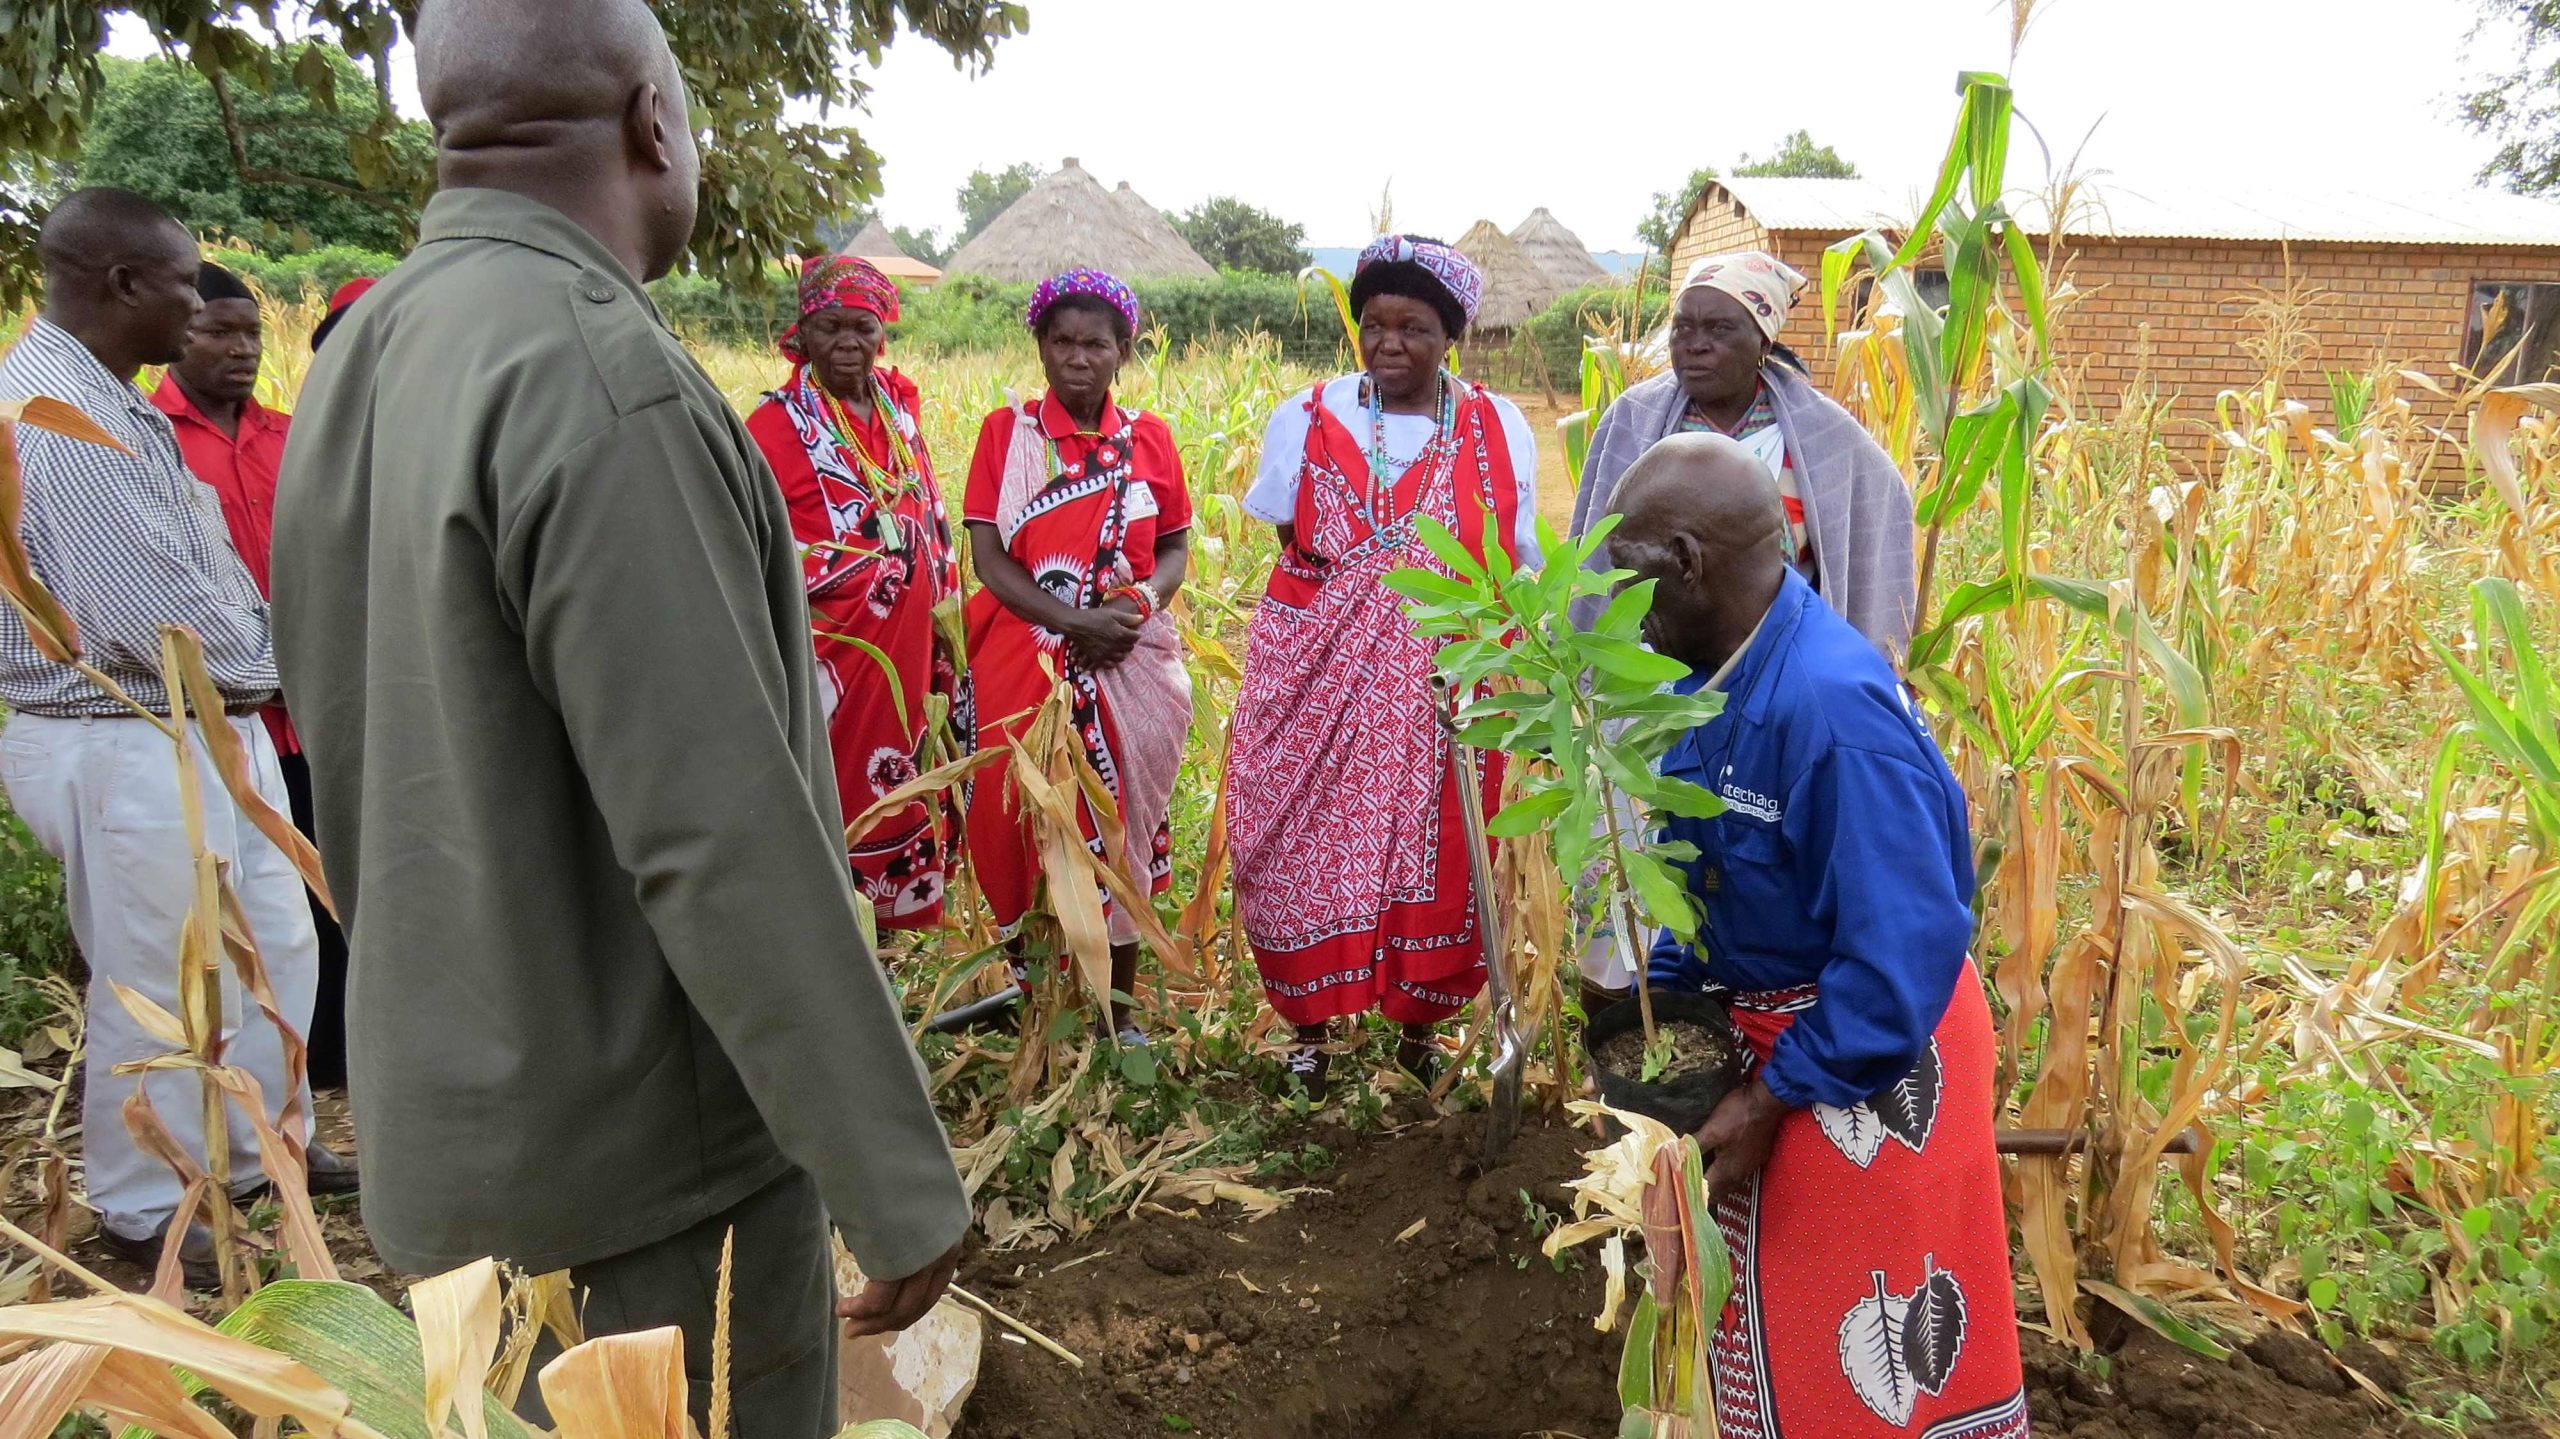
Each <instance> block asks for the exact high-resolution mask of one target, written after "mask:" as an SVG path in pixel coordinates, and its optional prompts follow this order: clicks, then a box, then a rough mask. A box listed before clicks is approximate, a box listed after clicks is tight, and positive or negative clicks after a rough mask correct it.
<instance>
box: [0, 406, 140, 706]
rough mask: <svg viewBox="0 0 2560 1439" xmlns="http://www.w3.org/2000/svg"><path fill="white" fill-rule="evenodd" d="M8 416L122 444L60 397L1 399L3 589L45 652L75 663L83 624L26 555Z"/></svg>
mask: <svg viewBox="0 0 2560 1439" xmlns="http://www.w3.org/2000/svg"><path fill="white" fill-rule="evenodd" d="M57 412H59V413H57ZM10 421H16V422H18V423H24V424H32V425H35V426H36V427H38V428H39V429H50V430H53V431H54V432H55V433H57V434H65V435H70V436H72V437H73V438H75V439H89V440H91V442H92V443H103V444H106V445H108V446H110V447H112V448H115V449H119V450H121V449H123V448H124V447H123V446H121V445H118V444H116V442H115V440H114V439H113V438H112V437H110V436H108V435H107V434H106V432H105V431H103V430H99V429H97V427H96V426H95V425H93V424H91V423H90V421H89V417H88V416H86V415H83V414H81V413H80V412H79V411H78V410H75V409H73V408H72V407H70V406H69V405H65V404H63V403H62V402H61V401H59V400H52V399H47V398H45V397H43V396H36V397H33V398H30V399H26V400H11V401H0V593H5V594H6V595H7V596H8V599H9V602H10V603H11V604H12V605H13V606H15V607H16V609H17V611H18V614H19V616H20V617H21V618H23V619H24V620H25V621H26V624H27V634H28V637H29V638H31V639H33V640H34V641H35V645H36V648H37V649H38V650H39V651H41V652H42V653H43V655H44V657H45V658H46V659H49V660H52V661H54V662H55V663H57V664H71V663H74V662H76V661H77V660H78V659H79V658H80V627H79V626H78V625H76V624H74V623H73V622H72V619H71V612H70V611H68V610H66V609H64V608H63V607H62V602H61V601H60V600H57V599H55V598H54V597H53V592H52V591H51V590H48V589H46V588H45V587H44V582H43V581H42V580H39V579H37V578H36V571H35V566H34V564H33V563H31V562H30V561H29V560H28V558H27V545H26V541H25V540H24V539H23V538H22V537H21V536H20V533H19V525H20V523H21V522H22V521H23V520H24V519H25V517H26V489H25V484H24V480H23V477H22V476H21V475H20V474H19V471H18V440H17V434H16V425H15V424H12V423H8V422H10ZM74 422H76V423H77V424H78V425H80V426H86V427H87V428H88V429H89V430H90V431H91V432H93V434H94V436H95V438H94V439H93V438H92V435H91V434H83V433H81V431H80V430H79V429H77V428H74V427H73V425H74Z"/></svg>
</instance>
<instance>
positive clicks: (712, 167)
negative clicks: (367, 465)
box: [0, 0, 1030, 306]
mask: <svg viewBox="0 0 2560 1439" xmlns="http://www.w3.org/2000/svg"><path fill="white" fill-rule="evenodd" d="M650 8H651V9H652V10H654V11H655V12H656V13H657V16H658V21H659V23H660V24H662V25H664V26H665V27H666V31H667V39H668V42H669V43H670V44H671V45H672V46H673V47H674V49H675V53H676V58H677V60H678V61H679V62H680V63H681V64H682V66H683V68H684V79H685V86H686V88H687V90H688V91H689V92H690V93H691V95H692V99H693V122H694V123H695V124H696V125H698V126H700V127H701V128H702V130H703V132H704V136H705V144H704V147H703V157H702V210H701V214H700V216H699V218H698V219H697V220H696V221H695V223H694V232H693V249H692V254H691V259H692V262H693V264H694V265H696V266H697V267H699V268H701V269H702V270H704V271H706V272H707V273H709V274H710V275H712V276H713V277H714V278H717V279H719V280H721V281H723V282H726V283H731V284H737V285H742V286H748V287H753V286H759V285H762V284H765V283H767V281H766V270H765V266H766V265H768V264H769V263H771V262H773V261H776V260H779V259H781V258H783V257H784V256H786V255H789V254H791V253H793V252H795V251H797V250H802V249H805V248H807V247H808V246H809V245H810V244H812V243H813V242H814V241H815V239H816V236H817V229H818V225H819V222H820V221H822V220H824V219H825V218H826V217H827V216H830V215H839V214H842V213H844V212H845V211H846V210H848V209H850V208H852V207H853V206H854V205H857V204H860V203H861V202H863V201H865V200H867V199H869V198H870V197H872V196H873V195H875V194H877V193H879V189H880V157H879V155H878V154H877V153H875V152H874V151H873V150H872V149H871V147H870V146H868V145H866V144H864V143H863V141H862V137H861V135H859V134H858V133H856V132H855V130H854V129H853V127H852V126H850V125H845V124H836V123H829V121H828V119H827V118H826V117H829V116H835V115H848V114H855V113H859V112H860V110H861V108H862V105H863V103H864V101H865V99H866V98H867V97H868V96H869V95H870V93H871V86H870V84H869V82H868V81H866V80H865V79H863V78H862V77H863V76H864V75H865V74H867V73H869V72H871V71H872V70H873V69H875V68H876V67H877V66H878V64H879V62H880V58H881V54H882V52H883V51H885V50H886V49H887V48H888V46H889V45H890V43H891V42H892V41H894V40H895V39H896V38H897V36H898V33H899V32H900V31H901V30H911V31H913V32H915V33H916V34H918V35H921V36H923V37H924V38H925V39H927V40H929V41H931V42H932V43H933V44H934V45H936V46H938V47H939V48H941V49H942V50H943V51H945V52H946V53H948V54H949V55H951V56H952V58H953V59H954V60H956V61H958V62H960V63H962V64H964V65H980V66H983V65H984V64H986V63H987V62H988V61H989V60H990V59H992V58H993V57H994V53H995V46H996V44H997V42H998V41H1001V40H1003V39H1005V38H1007V37H1008V36H1012V35H1017V34H1020V33H1021V32H1022V31H1023V30H1024V29H1026V28H1027V27H1028V25H1029V23H1030V17H1029V13H1028V12H1027V11H1026V10H1025V9H1024V8H1023V6H1022V5H1020V4H1017V3H1014V0H655V3H653V4H652V5H651V7H650ZM417 10H418V5H417V0H264V3H261V4H257V5H246V6H244V5H241V4H239V3H238V0H106V3H87V4H0V155H5V156H9V157H12V158H16V159H22V160H24V161H26V162H28V163H29V164H30V165H31V166H32V167H33V168H34V170H35V171H36V172H37V178H39V179H41V178H43V177H44V176H45V175H46V174H48V173H52V172H56V171H58V170H59V169H60V168H61V167H62V166H64V165H66V164H68V163H69V162H71V161H74V160H76V159H77V158H78V157H79V156H80V154H81V152H82V150H83V148H84V144H85V141H86V138H87V136H88V134H89V130H90V126H91V123H92V120H93V117H94V116H95V114H96V112H97V109H98V105H99V102H100V100H101V98H102V96H103V93H104V91H105V89H106V66H105V64H104V62H103V57H102V56H101V54H100V47H102V46H103V45H104V44H105V43H106V37H107V20H108V18H109V17H110V16H113V15H129V16H131V17H133V18H134V19H135V20H137V21H138V22H139V23H140V26H141V30H142V33H143V34H144V35H145V36H147V37H148V38H149V39H150V40H151V41H152V42H154V43H155V44H157V45H159V46H160V47H161V48H163V49H165V50H168V51H169V52H171V53H182V54H183V55H184V56H185V59H186V61H187V63H189V64H191V65H193V66H194V67H195V68H196V69H197V70H198V71H200V72H201V73H202V74H203V75H204V77H205V79H206V81H207V82H208V84H209V85H210V86H211V87H212V90H213V95H214V100H215V104H216V106H217V108H218V109H219V110H221V111H222V113H223V120H224V125H223V128H224V132H225V140H226V144H225V149H226V150H227V151H228V152H229V153H230V154H231V155H232V157H233V162H234V169H235V170H247V171H253V172H254V170H255V167H254V166H253V165H251V164H250V163H248V162H247V161H246V160H243V159H242V158H241V157H242V155H243V153H244V151H245V149H246V140H247V137H248V131H247V130H246V128H245V127H244V125H243V123H242V121H241V119H240V117H239V114H238V111H239V103H240V101H241V98H242V96H243V94H244V93H245V92H250V91H254V92H257V93H259V94H269V93H272V92H273V91H274V90H275V89H276V87H277V85H278V83H279V82H280V81H281V80H283V79H285V78H288V76H289V77H290V78H291V79H292V80H294V81H296V82H298V83H299V84H300V85H301V86H302V88H303V89H304V90H306V91H308V92H309V93H310V96H311V98H312V100H313V102H314V103H315V104H316V105H317V106H318V107H319V108H320V109H321V110H324V111H330V112H335V111H336V110H337V109H338V107H339V103H340V98H339V96H338V95H337V94H336V93H335V74H334V72H332V71H330V69H329V67H328V66H327V65H326V64H321V65H319V66H316V67H313V66H310V65H309V64H308V63H307V62H305V61H304V60H302V59H300V58H299V57H298V55H297V52H296V51H294V49H293V48H292V47H289V46H285V45H282V44H280V43H279V42H278V40H277V38H276V37H277V35H278V33H279V32H280V33H282V34H286V35H294V36H312V35H316V36H318V37H320V38H322V39H326V40H330V41H333V42H335V43H336V45H337V46H338V48H340V49H342V50H344V51H345V52H346V53H347V54H348V55H349V56H351V57H353V58H354V59H355V61H356V62H357V63H358V64H360V65H362V66H364V67H366V68H367V69H368V70H370V71H371V74H372V80H373V83H372V86H371V88H372V90H373V92H374V95H375V96H376V99H377V102H378V101H379V98H380V97H381V96H383V95H385V94H387V93H388V92H389V89H390V78H389V77H390V70H389V64H390V57H391V54H392V51H393V49H394V47H396V46H398V45H400V44H402V43H404V37H405V35H406V34H407V32H408V30H409V29H410V27H412V26H413V25H414V23H415V21H416V19H417ZM300 53H301V54H307V53H308V51H307V50H306V51H302V52H300ZM797 100H815V101H817V102H818V105H817V107H816V108H817V114H818V115H819V117H820V118H818V119H815V120H803V119H796V118H793V117H792V116H790V115H787V114H786V113H785V108H786V106H788V105H790V103H791V102H793V101H797ZM398 123H399V122H398V119H397V117H396V116H395V115H393V113H392V112H391V110H390V109H389V107H388V106H382V107H381V108H379V109H378V110H377V111H376V112H375V116H374V123H373V127H372V128H371V129H370V130H366V131H357V132H352V133H350V135H349V137H348V142H347V160H348V162H349V164H350V165H352V166H353V168H354V172H355V175H356V177H357V181H358V183H359V184H360V185H361V187H362V188H363V189H364V190H366V191H368V192H380V193H381V194H383V195H385V196H389V197H395V198H397V197H405V200H406V202H407V203H408V204H410V205H414V204H416V203H417V202H418V200H419V199H420V198H421V197H423V196H424V195H425V194H426V193H427V191H428V190H429V189H430V188H431V187H432V186H433V183H434V174H433V169H432V166H431V165H430V164H429V163H428V162H427V161H426V160H424V159H423V158H421V159H416V160H412V159H410V158H408V157H405V156H403V155H402V154H401V153H400V152H399V150H398V148H397V147H396V146H395V145H394V143H393V138H392V137H393V131H394V127H395V126H396V125H397V124H398ZM243 178H244V179H247V180H251V181H254V182H257V183H264V184H301V185H305V186H306V187H309V188H314V189H319V190H323V191H326V190H327V189H328V188H329V183H333V182H331V181H330V177H327V176H318V175H301V174H298V173H278V174H273V175H262V174H256V173H251V174H248V175H244V176H243ZM315 182H320V183H315ZM26 239H27V232H26V230H25V228H24V227H23V226H10V225H7V224H0V306H14V305H17V304H19V303H21V302H22V301H24V300H25V299H26V297H27V296H28V295H29V294H30V293H31V292H32V290H33V288H34V275H35V256H34V253H33V249H32V247H31V246H29V245H28V244H27V243H26Z"/></svg>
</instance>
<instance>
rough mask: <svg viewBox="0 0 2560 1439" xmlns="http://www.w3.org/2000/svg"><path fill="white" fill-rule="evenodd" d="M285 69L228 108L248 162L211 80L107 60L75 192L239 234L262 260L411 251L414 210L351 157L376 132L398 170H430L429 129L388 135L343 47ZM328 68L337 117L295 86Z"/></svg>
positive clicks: (297, 56) (402, 123) (169, 64)
mask: <svg viewBox="0 0 2560 1439" xmlns="http://www.w3.org/2000/svg"><path fill="white" fill-rule="evenodd" d="M278 60H279V63H280V66H281V67H282V69H283V74H282V75H281V76H280V77H279V78H278V79H277V81H276V84H275V87H274V89H273V90H272V91H270V92H267V93H263V94H262V93H260V92H258V91H256V90H252V89H248V88H246V87H243V88H242V89H241V90H240V91H239V92H238V93H237V94H235V95H234V96H233V98H232V110H233V114H234V116H235V117H236V119H237V121H238V126H239V132H238V133H239V135H240V143H241V145H242V147H243V148H242V153H240V154H238V155H234V154H233V153H232V150H231V138H230V137H231V134H232V131H231V129H230V127H229V126H228V125H227V124H226V123H225V121H224V118H223V112H222V107H221V105H220V103H219V102H218V101H217V99H216V97H215V95H214V89H213V85H212V82H210V81H208V80H207V79H206V78H205V76H204V72H202V71H200V70H198V69H196V68H195V67H194V66H192V65H184V64H180V63H177V62H175V61H170V60H148V61H143V62H141V63H138V64H137V63H135V62H134V61H130V60H116V59H110V60H108V61H107V62H106V89H105V92H104V94H103V96H102V98H101V99H100V100H99V102H98V109H97V113H96V115H94V116H93V117H92V118H91V119H90V122H89V132H88V135H87V136H86V138H85V139H84V140H83V141H82V143H81V147H80V159H79V161H78V164H77V171H76V173H77V177H78V180H79V182H80V183H81V184H84V185H121V186H123V187H124V188H126V189H128V190H138V191H140V192H142V193H143V194H146V195H149V196H151V197H153V198H154V199H157V200H158V201H160V203H161V204H163V205H166V206H167V207H168V208H169V210H170V212H171V213H172V214H175V215H176V216H177V217H178V218H179V219H180V220H182V221H184V222H186V225H187V227H188V228H189V229H192V230H194V231H196V232H197V233H198V234H214V233H219V234H225V235H232V236H236V237H238V238H240V239H243V240H247V241H250V242H251V243H253V244H256V245H257V246H259V247H260V248H261V249H266V250H285V249H292V250H303V249H310V248H313V247H315V246H320V245H355V246H359V247H361V248H364V249H368V250H398V249H400V248H402V247H403V246H404V245H405V244H406V243H407V241H408V237H409V233H410V231H411V230H412V229H414V228H415V226H416V223H417V204H416V201H415V200H414V199H413V198H412V197H411V196H409V195H408V194H405V193H395V192H392V191H389V190H374V189H368V188H367V187H366V186H365V184H364V182H363V180H362V179H361V178H360V177H359V176H358V175H357V173H356V167H355V162H354V160H353V159H352V158H351V154H352V150H353V147H354V145H355V143H356V141H357V140H358V139H359V138H361V137H370V136H375V135H380V136H381V137H382V139H381V141H380V143H381V144H382V145H383V146H384V147H385V148H386V150H387V151H388V156H389V158H390V160H391V161H392V163H393V164H395V165H396V166H398V167H399V168H401V169H405V170H409V171H413V172H415V171H423V170H424V169H425V168H426V167H427V165H428V164H429V163H430V158H431V157H432V155H433V153H434V151H435V141H434V139H433V137H431V136H430V135H429V134H428V133H427V127H426V125H425V124H424V123H423V122H420V121H416V120H400V119H398V118H397V117H394V118H393V120H392V121H391V123H390V124H388V125H384V124H382V123H381V117H380V113H379V112H380V108H381V106H380V101H379V100H378V98H377V97H376V96H375V95H374V93H373V91H372V89H371V88H370V87H369V86H368V84H367V82H366V79H365V75H364V72H363V71H361V70H359V69H357V68H356V66H355V63H354V62H353V61H351V60H349V59H348V58H347V57H346V55H345V53H344V52H342V51H340V50H339V49H338V48H337V47H335V46H333V45H320V44H308V45H302V46H298V47H295V48H294V49H293V50H291V51H288V52H286V53H285V54H283V55H279V56H278ZM318 70H325V71H326V72H327V74H328V77H329V78H328V81H327V83H326V86H325V87H315V88H327V89H329V90H334V91H335V92H336V94H337V96H338V100H337V104H336V106H335V108H327V107H324V106H322V105H321V103H320V102H319V101H318V100H317V99H315V98H314V95H313V90H312V89H306V88H305V87H304V86H303V84H302V83H301V82H300V81H299V80H297V79H296V78H294V77H295V75H296V74H297V73H316V72H317V71H318ZM244 175H292V176H295V177H297V178H295V179H293V180H289V181H252V180H246V179H243V178H242V177H243V176H244Z"/></svg>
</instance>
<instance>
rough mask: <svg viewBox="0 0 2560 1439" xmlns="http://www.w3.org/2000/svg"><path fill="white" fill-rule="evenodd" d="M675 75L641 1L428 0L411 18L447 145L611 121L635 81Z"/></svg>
mask: <svg viewBox="0 0 2560 1439" xmlns="http://www.w3.org/2000/svg"><path fill="white" fill-rule="evenodd" d="M677 84H678V78H677V72H676V61H675V55H674V53H673V52H672V51H670V50H668V48H667V37H666V34H665V33H664V32H663V31H661V30H660V29H659V28H658V22H657V20H656V19H655V18H654V17H652V16H651V15H650V13H649V8H648V7H647V6H646V5H644V4H641V3H640V0H429V3H428V5H427V6H426V9H425V13H423V14H421V15H420V16H419V17H418V94H419V98H420V99H422V100H423V101H424V102H425V103H426V107H427V118H428V120H429V121H431V122H432V123H433V124H434V126H435V131H436V139H437V142H438V143H439V144H440V145H442V146H443V148H445V149H446V150H448V151H457V150H459V151H469V150H474V149H479V148H482V147H485V146H490V145H510V144H512V145H524V144H540V143H545V142H546V139H551V140H556V139H559V138H563V137H562V136H561V134H560V132H561V131H562V130H563V129H564V128H566V127H574V126H582V125H585V126H603V127H607V128H610V127H611V126H613V125H616V124H618V123H620V121H621V119H622V115H623V112H624V110H625V109H626V108H627V107H628V106H629V104H630V101H631V94H632V92H633V91H634V90H636V89H638V88H639V87H640V86H642V85H656V86H658V87H659V88H660V89H662V90H666V91H668V92H670V93H672V92H674V91H675V90H676V89H677Z"/></svg>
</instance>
